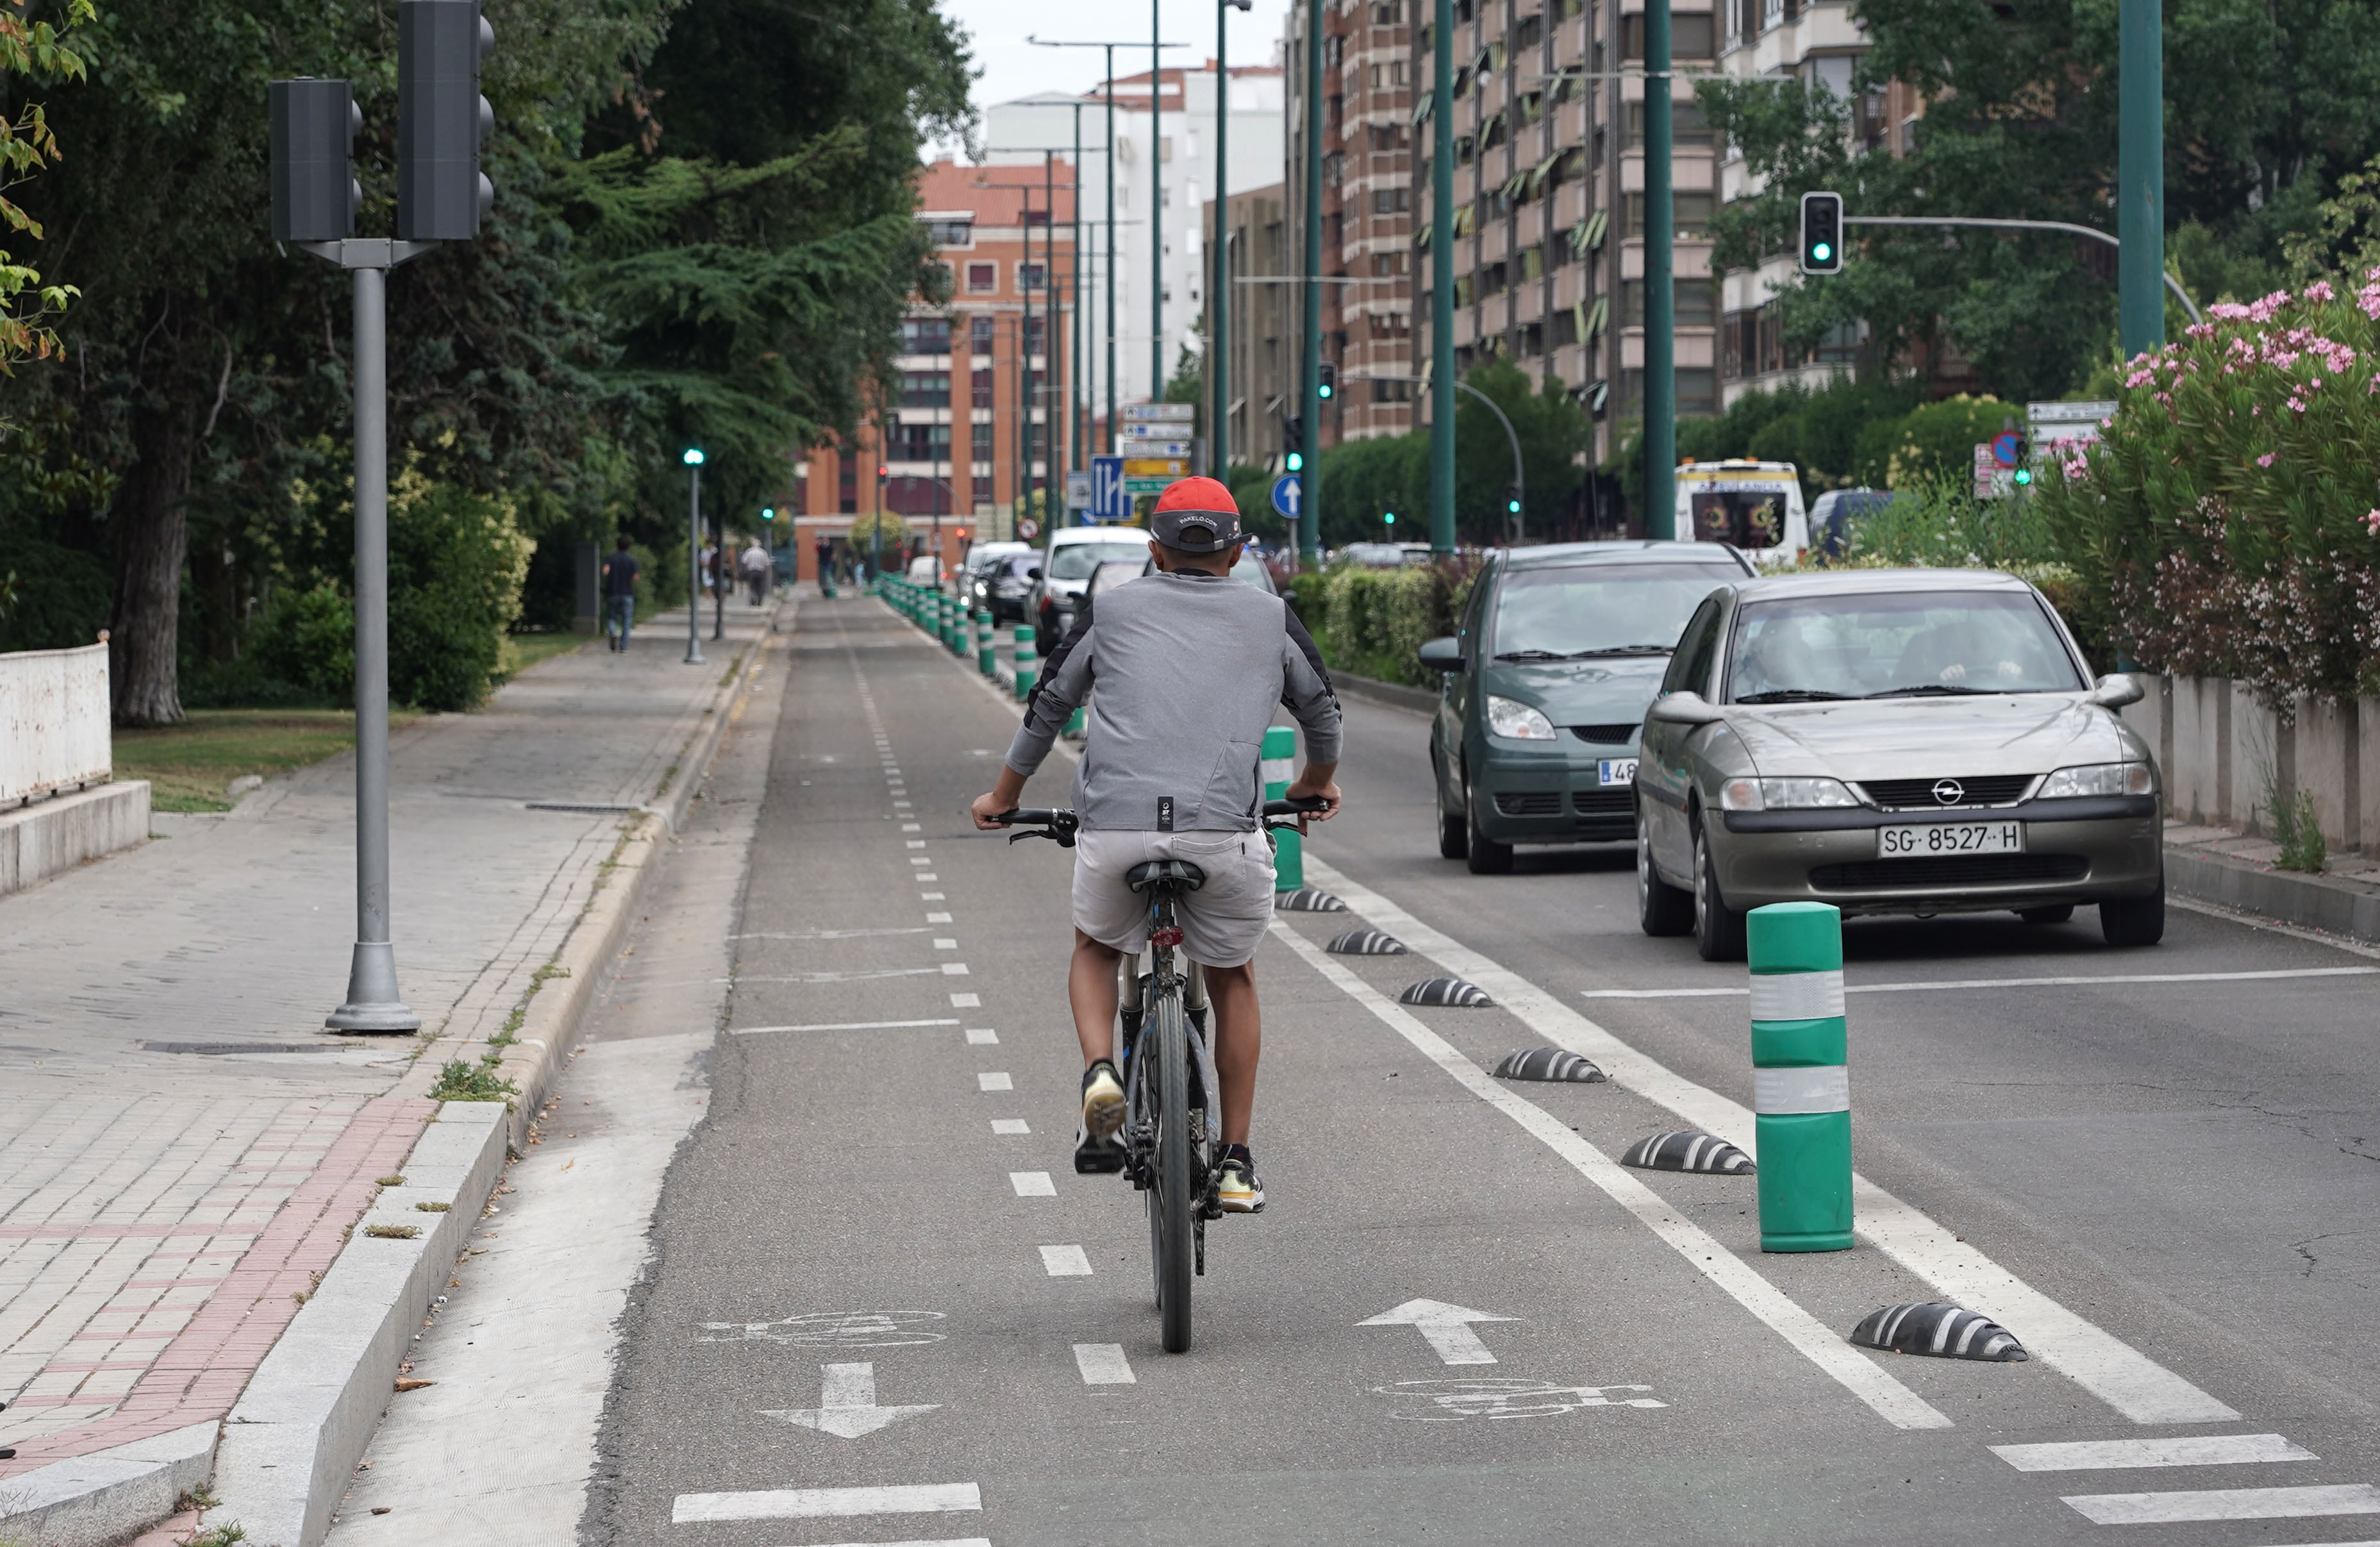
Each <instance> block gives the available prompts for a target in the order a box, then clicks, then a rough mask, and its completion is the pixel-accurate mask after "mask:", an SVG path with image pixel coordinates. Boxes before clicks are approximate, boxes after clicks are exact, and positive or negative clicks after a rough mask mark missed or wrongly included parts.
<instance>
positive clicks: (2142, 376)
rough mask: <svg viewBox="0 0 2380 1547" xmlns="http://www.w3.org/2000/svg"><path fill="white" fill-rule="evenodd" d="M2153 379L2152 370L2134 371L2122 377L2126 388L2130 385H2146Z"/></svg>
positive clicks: (2153, 373)
mask: <svg viewBox="0 0 2380 1547" xmlns="http://www.w3.org/2000/svg"><path fill="white" fill-rule="evenodd" d="M2154 380H2155V372H2148V371H2135V372H2132V373H2131V375H2129V376H2127V377H2125V378H2124V385H2125V387H2126V388H2127V389H2129V388H2131V387H2138V386H2146V385H2148V384H2149V383H2150V382H2152V381H2154Z"/></svg>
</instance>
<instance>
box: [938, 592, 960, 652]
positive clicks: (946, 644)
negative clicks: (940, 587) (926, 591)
mask: <svg viewBox="0 0 2380 1547" xmlns="http://www.w3.org/2000/svg"><path fill="white" fill-rule="evenodd" d="M934 639H935V640H936V641H937V642H939V643H940V644H941V647H942V648H943V649H944V650H948V651H956V650H957V649H958V641H957V640H954V639H953V638H952V637H951V599H950V598H949V597H947V596H945V595H943V594H942V593H941V591H936V592H935V593H934Z"/></svg>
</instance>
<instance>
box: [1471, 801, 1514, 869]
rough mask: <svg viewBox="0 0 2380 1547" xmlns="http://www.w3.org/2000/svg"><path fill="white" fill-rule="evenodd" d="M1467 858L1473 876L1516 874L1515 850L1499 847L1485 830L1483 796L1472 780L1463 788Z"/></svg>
mask: <svg viewBox="0 0 2380 1547" xmlns="http://www.w3.org/2000/svg"><path fill="white" fill-rule="evenodd" d="M1463 829H1464V831H1463V858H1464V859H1467V860H1469V861H1470V864H1471V873H1472V874H1473V875H1510V874H1512V845H1511V844H1500V843H1498V842H1497V841H1496V840H1495V839H1493V838H1491V837H1489V836H1488V834H1487V833H1486V832H1485V831H1483V830H1482V829H1481V827H1480V825H1479V792H1478V791H1477V790H1475V789H1473V788H1472V787H1471V782H1470V781H1469V780H1468V779H1466V780H1464V781H1463Z"/></svg>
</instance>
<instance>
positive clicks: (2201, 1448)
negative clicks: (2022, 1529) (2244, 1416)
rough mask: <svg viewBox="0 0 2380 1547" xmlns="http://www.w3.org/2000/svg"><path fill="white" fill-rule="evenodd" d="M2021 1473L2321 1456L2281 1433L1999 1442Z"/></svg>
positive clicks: (2002, 1454) (1996, 1449)
mask: <svg viewBox="0 0 2380 1547" xmlns="http://www.w3.org/2000/svg"><path fill="white" fill-rule="evenodd" d="M1991 1450H1992V1454H1993V1455H1994V1456H1998V1457H1999V1458H2000V1459H2001V1460H2003V1461H2005V1462H2007V1463H2008V1464H2009V1465H2010V1466H2011V1467H2014V1468H2016V1469H2017V1470H2018V1471H2021V1472H2082V1471H2095V1470H2107V1469H2113V1468H2121V1467H2228V1466H2231V1465H2233V1464H2235V1463H2238V1462H2244V1461H2318V1460H2320V1459H2322V1458H2321V1457H2320V1456H2316V1455H2314V1453H2313V1452H2312V1451H2310V1450H2307V1449H2304V1448H2303V1447H2301V1446H2299V1445H2295V1444H2292V1443H2289V1441H2287V1440H2285V1439H2283V1438H2281V1437H2280V1436H2279V1435H2278V1434H2173V1435H2168V1436H2167V1437H2166V1438H2164V1439H2162V1440H2073V1441H2068V1442H2065V1443H2057V1444H2036V1445H1994V1446H1992V1447H1991Z"/></svg>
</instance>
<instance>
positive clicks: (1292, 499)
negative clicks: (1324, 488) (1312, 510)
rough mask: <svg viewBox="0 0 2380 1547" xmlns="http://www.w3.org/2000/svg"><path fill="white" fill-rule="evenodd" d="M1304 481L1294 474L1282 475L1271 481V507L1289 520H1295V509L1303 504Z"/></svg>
mask: <svg viewBox="0 0 2380 1547" xmlns="http://www.w3.org/2000/svg"><path fill="white" fill-rule="evenodd" d="M1304 503H1305V480H1304V479H1302V478H1300V477H1299V476H1298V475H1297V474H1295V473H1283V474H1281V476H1280V477H1279V478H1277V479H1275V480H1273V485H1272V507H1273V509H1274V510H1275V511H1277V512H1279V513H1280V514H1281V515H1282V516H1285V517H1287V518H1289V519H1290V520H1293V521H1294V520H1296V519H1297V507H1298V506H1300V505H1302V504H1304Z"/></svg>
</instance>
